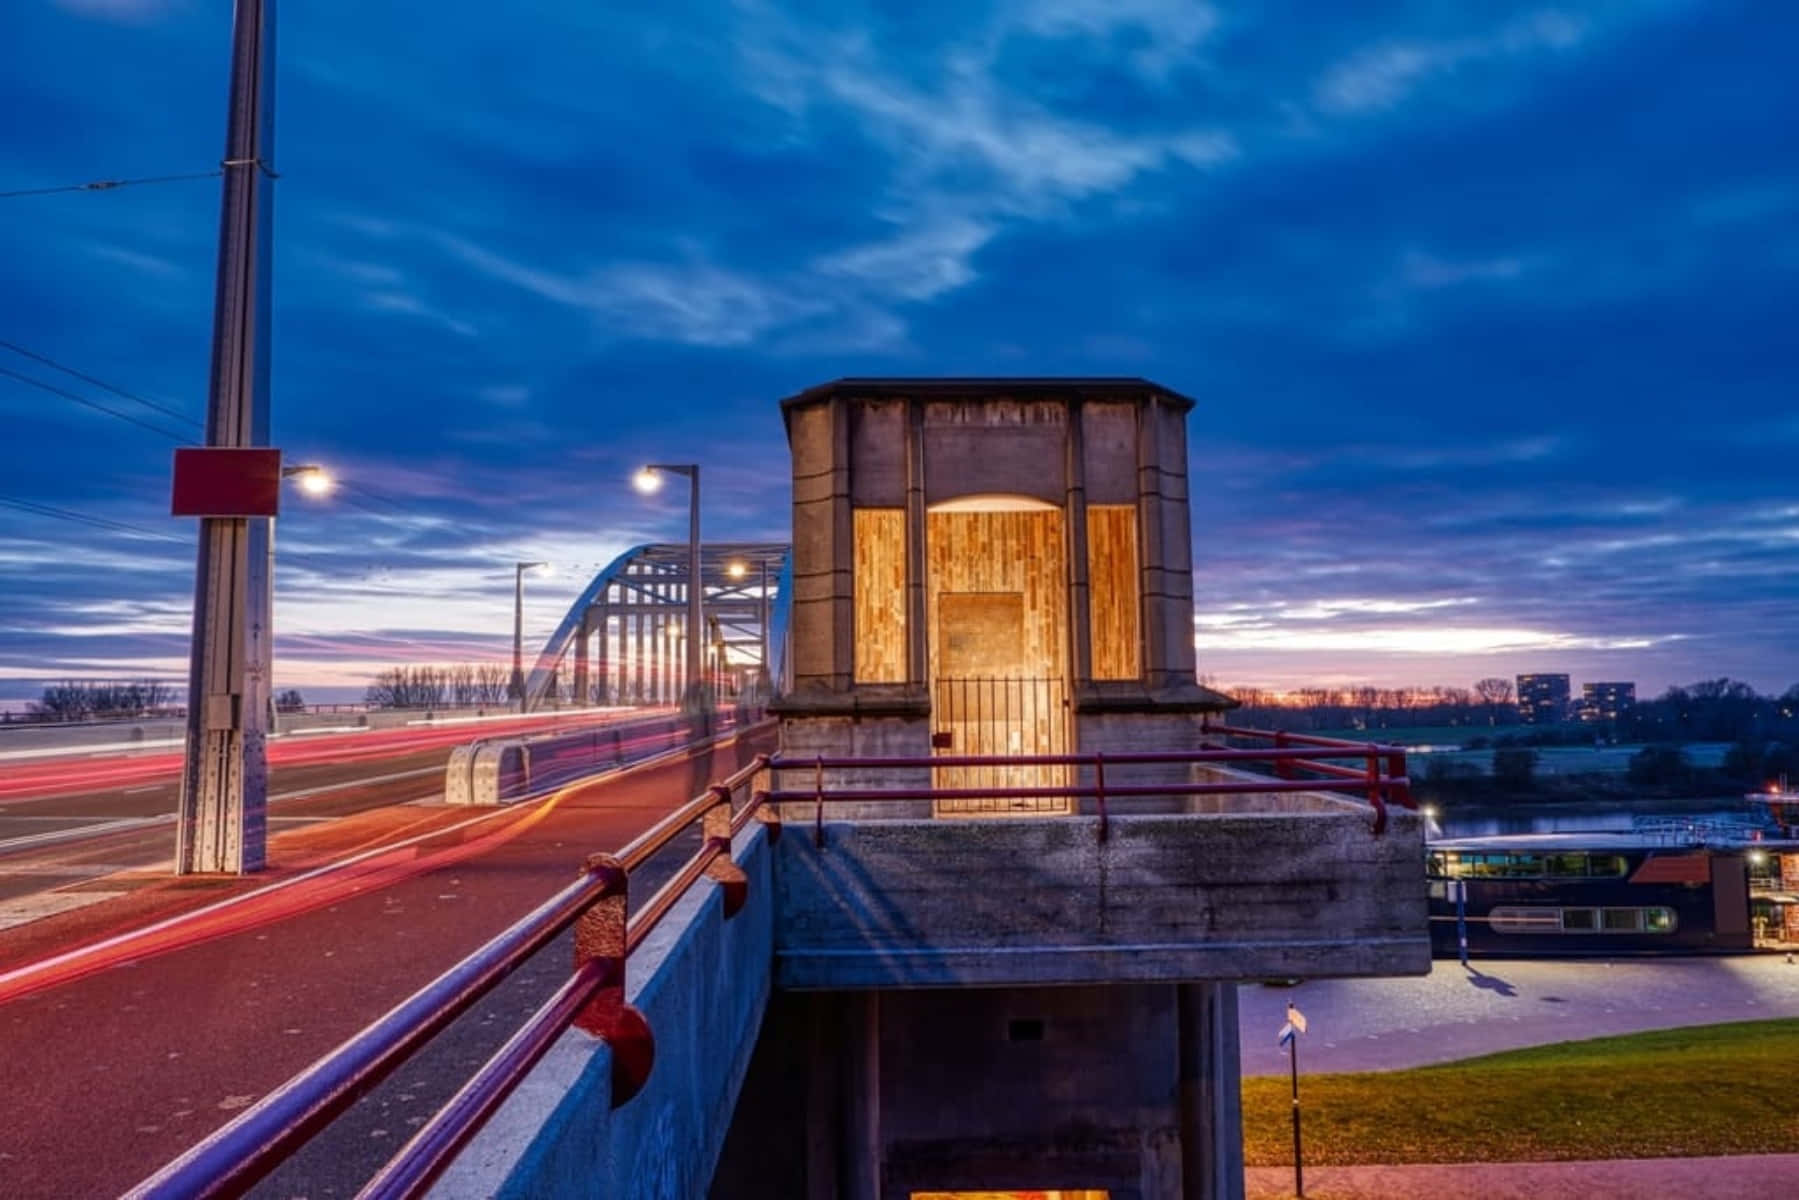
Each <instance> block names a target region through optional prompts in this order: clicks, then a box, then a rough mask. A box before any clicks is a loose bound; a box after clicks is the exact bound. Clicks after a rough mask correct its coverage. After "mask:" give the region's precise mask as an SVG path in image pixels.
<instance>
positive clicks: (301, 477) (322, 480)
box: [281, 463, 337, 496]
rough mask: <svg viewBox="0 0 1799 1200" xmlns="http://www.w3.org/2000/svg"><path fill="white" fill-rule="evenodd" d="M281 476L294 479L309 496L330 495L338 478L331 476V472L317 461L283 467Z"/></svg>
mask: <svg viewBox="0 0 1799 1200" xmlns="http://www.w3.org/2000/svg"><path fill="white" fill-rule="evenodd" d="M281 478H283V479H291V480H293V481H294V482H295V483H296V484H298V485H299V488H300V490H301V491H302V492H305V493H306V494H307V495H308V496H329V495H330V494H331V491H332V489H333V488H335V487H336V486H337V480H335V479H333V478H332V477H331V472H329V471H327V470H326V469H325V468H323V467H321V466H318V465H317V464H315V463H305V464H302V465H301V466H297V467H282V468H281Z"/></svg>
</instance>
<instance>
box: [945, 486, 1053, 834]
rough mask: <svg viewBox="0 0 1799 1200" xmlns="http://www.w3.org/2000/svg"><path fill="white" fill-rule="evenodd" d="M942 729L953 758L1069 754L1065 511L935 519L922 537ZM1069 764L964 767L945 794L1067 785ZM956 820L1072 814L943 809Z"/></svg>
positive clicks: (1025, 807)
mask: <svg viewBox="0 0 1799 1200" xmlns="http://www.w3.org/2000/svg"><path fill="white" fill-rule="evenodd" d="M925 557H926V567H925V578H926V604H927V605H928V610H929V612H930V614H931V616H930V619H929V621H928V622H927V624H928V627H929V630H928V635H927V636H928V645H929V654H930V663H931V682H932V701H933V707H934V710H935V714H934V718H933V722H934V727H935V728H936V729H937V730H938V732H941V733H948V734H949V735H950V745H949V746H948V747H947V748H945V750H944V752H945V753H948V754H970V753H973V754H1064V753H1067V752H1068V748H1069V745H1070V744H1071V741H1072V739H1071V738H1070V737H1069V721H1068V711H1067V687H1066V680H1067V678H1068V604H1067V587H1068V573H1067V568H1066V554H1065V552H1064V543H1063V533H1062V513H1061V510H1060V509H1037V510H1031V511H1003V512H933V513H931V514H930V515H929V517H928V518H927V535H926V538H925ZM1068 777H1069V772H1068V771H1067V770H1066V769H1065V768H1061V767H1013V768H1006V769H998V768H982V767H966V768H947V769H942V770H939V771H937V772H936V783H937V786H939V787H998V786H1006V787H1012V786H1017V787H1028V786H1032V785H1035V784H1045V783H1062V782H1064V781H1065V780H1066V779H1067V778H1068ZM938 811H939V812H941V813H945V814H949V813H956V814H958V815H966V814H971V813H1004V812H1014V813H1026V812H1029V813H1043V812H1066V811H1069V805H1068V804H1067V802H1066V801H1064V800H1061V799H1055V800H1042V799H1038V800H1032V801H1027V802H1012V803H1008V802H1004V801H1000V802H989V801H945V802H943V803H941V804H939V805H938Z"/></svg>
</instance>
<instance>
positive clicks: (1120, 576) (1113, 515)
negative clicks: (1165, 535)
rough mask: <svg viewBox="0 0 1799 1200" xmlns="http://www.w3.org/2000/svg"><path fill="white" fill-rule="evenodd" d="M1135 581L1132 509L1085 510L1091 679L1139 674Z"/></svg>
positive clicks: (1134, 509) (1134, 518) (1094, 506)
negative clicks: (1091, 660) (1091, 663)
mask: <svg viewBox="0 0 1799 1200" xmlns="http://www.w3.org/2000/svg"><path fill="white" fill-rule="evenodd" d="M1140 578H1141V573H1140V572H1139V570H1138V564H1137V506H1136V505H1134V504H1090V505H1088V506H1087V594H1088V597H1089V599H1088V606H1089V607H1088V613H1089V616H1088V632H1089V635H1090V637H1091V639H1092V641H1091V643H1090V644H1091V646H1092V659H1093V678H1095V679H1138V678H1141V676H1142V674H1143V653H1142V649H1143V639H1142V633H1141V630H1140V627H1139V620H1140V614H1141V612H1142V606H1141V603H1140V600H1139V594H1138V581H1139V579H1140Z"/></svg>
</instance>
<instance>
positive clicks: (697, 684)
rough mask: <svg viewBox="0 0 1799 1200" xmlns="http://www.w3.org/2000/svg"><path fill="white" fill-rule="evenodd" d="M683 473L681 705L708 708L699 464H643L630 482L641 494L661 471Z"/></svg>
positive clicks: (653, 484) (654, 483)
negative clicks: (683, 674) (684, 603)
mask: <svg viewBox="0 0 1799 1200" xmlns="http://www.w3.org/2000/svg"><path fill="white" fill-rule="evenodd" d="M662 473H666V474H669V475H685V476H687V479H688V482H689V483H690V484H691V485H692V486H691V488H690V490H689V492H688V507H687V688H686V691H685V692H684V693H683V694H682V696H681V707H682V708H684V709H687V710H688V711H690V712H691V711H696V710H703V709H709V708H711V707H712V698H711V696H710V695H709V694H708V692H707V690H706V683H705V679H704V677H703V676H702V675H701V671H700V653H701V651H700V643H701V642H702V641H704V640H705V637H706V618H705V614H704V610H703V608H702V605H701V600H700V593H701V591H702V590H703V589H702V585H701V581H700V467H699V464H698V463H646V464H645V465H644V466H643V467H642V468H641V469H640V470H639V471H638V472H637V475H636V476H635V478H633V480H632V483H634V484H635V485H636V487H637V490H638V491H640V492H643V493H644V494H646V495H647V494H649V493H650V492H654V491H656V490H657V489H659V488H660V487H661V486H662V479H661V474H662Z"/></svg>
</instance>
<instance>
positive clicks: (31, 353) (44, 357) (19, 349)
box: [0, 338, 206, 429]
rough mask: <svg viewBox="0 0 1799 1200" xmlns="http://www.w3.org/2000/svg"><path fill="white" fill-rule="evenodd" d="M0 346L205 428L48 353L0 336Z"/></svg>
mask: <svg viewBox="0 0 1799 1200" xmlns="http://www.w3.org/2000/svg"><path fill="white" fill-rule="evenodd" d="M0 347H3V348H5V349H7V350H11V351H12V352H13V353H14V354H20V355H23V356H24V357H26V358H29V359H32V360H34V361H36V362H40V363H43V364H44V365H45V366H46V367H49V368H51V369H52V370H57V371H61V372H62V373H63V374H64V375H72V376H74V377H75V378H76V379H79V380H81V381H82V382H83V383H90V384H92V385H93V386H95V387H97V388H100V389H101V390H102V391H108V392H111V393H112V394H113V395H115V396H118V397H120V398H122V399H125V400H133V401H136V402H137V403H139V404H141V405H143V406H144V407H145V408H153V409H155V410H156V411H157V412H159V413H162V414H163V415H164V416H169V417H174V418H175V419H176V420H177V421H185V422H186V423H187V424H189V425H192V426H193V427H194V428H196V429H205V428H206V426H205V425H204V424H203V423H201V422H200V421H198V420H196V419H195V418H193V417H191V416H189V415H188V414H187V413H184V412H181V411H179V410H177V409H173V408H169V407H168V406H166V405H163V404H158V403H157V402H156V401H154V400H148V399H145V398H144V397H143V396H140V395H138V394H137V393H136V392H128V391H126V390H125V389H124V388H122V387H118V386H117V385H115V384H110V383H107V382H106V381H105V380H104V379H95V378H94V377H93V376H92V375H89V374H87V373H86V372H85V371H77V370H76V369H75V368H74V367H71V366H67V365H65V364H63V363H59V362H57V361H56V360H55V359H54V358H51V357H50V356H49V355H48V354H39V353H38V352H37V351H36V350H29V349H27V348H25V347H24V346H21V345H19V344H18V343H17V342H9V341H7V340H6V339H5V338H0Z"/></svg>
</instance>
